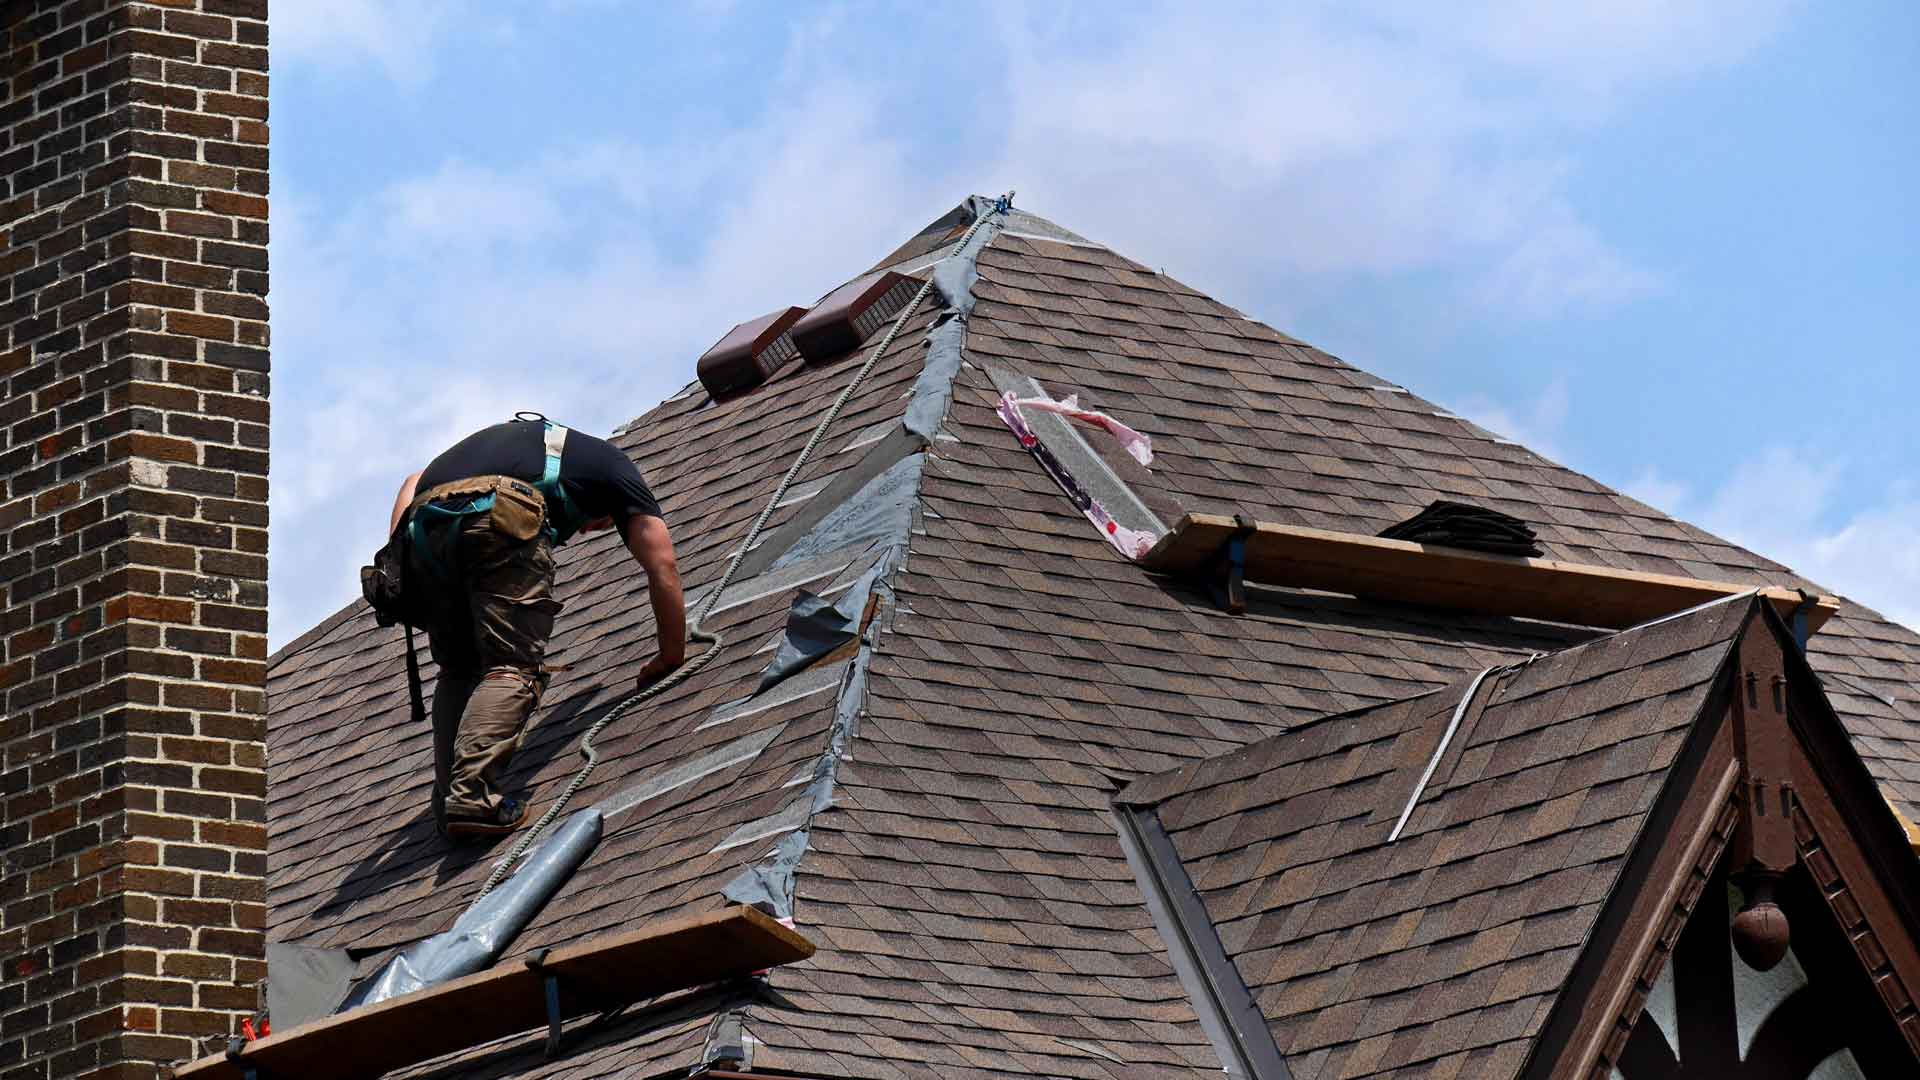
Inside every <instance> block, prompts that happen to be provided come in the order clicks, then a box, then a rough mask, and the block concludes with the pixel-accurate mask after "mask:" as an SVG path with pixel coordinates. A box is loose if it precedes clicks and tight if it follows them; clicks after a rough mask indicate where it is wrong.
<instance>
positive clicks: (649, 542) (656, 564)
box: [626, 514, 687, 686]
mask: <svg viewBox="0 0 1920 1080" xmlns="http://www.w3.org/2000/svg"><path fill="white" fill-rule="evenodd" d="M626 541H627V551H629V552H631V553H632V555H633V561H635V562H637V563H639V564H640V567H641V569H643V570H645V571H646V572H647V595H648V599H650V600H651V601H652V602H653V623H654V626H655V627H656V628H657V630H658V633H657V641H658V642H659V647H660V655H658V656H656V657H654V658H653V659H652V660H649V661H647V665H646V667H643V668H641V669H640V683H641V685H643V686H644V685H645V684H647V683H650V682H653V681H654V680H656V679H659V678H660V677H661V676H663V675H665V674H666V673H667V672H669V671H672V670H673V669H674V668H677V667H679V666H680V665H681V664H683V663H685V662H686V659H687V609H686V601H685V598H684V597H682V596H681V593H680V564H679V562H678V561H677V560H676V559H675V558H674V554H673V538H672V537H671V536H670V535H668V533H667V523H666V522H665V521H663V520H661V519H660V518H657V517H654V516H652V515H650V514H635V515H633V516H632V517H630V518H628V519H627V527H626Z"/></svg>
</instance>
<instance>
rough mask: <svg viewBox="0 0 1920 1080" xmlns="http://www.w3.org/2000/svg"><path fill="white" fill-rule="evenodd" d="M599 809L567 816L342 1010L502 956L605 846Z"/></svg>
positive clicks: (454, 976)
mask: <svg viewBox="0 0 1920 1080" xmlns="http://www.w3.org/2000/svg"><path fill="white" fill-rule="evenodd" d="M601 826H602V821H601V817H600V811H599V810H597V809H593V808H591V807H589V808H588V809H585V810H581V811H578V812H576V813H575V814H574V815H573V816H571V817H569V818H567V822H566V824H564V825H562V826H561V827H560V828H559V829H558V830H556V831H555V832H554V834H553V835H552V836H550V837H548V838H547V839H546V840H545V841H543V842H542V843H541V844H540V846H539V847H536V848H534V849H533V851H532V852H531V853H530V854H528V855H527V857H526V861H525V862H523V863H522V864H521V866H520V869H519V871H518V872H516V873H515V874H514V875H513V876H512V877H510V878H508V879H507V880H505V881H503V882H501V883H500V886H499V888H496V889H494V890H493V891H492V892H490V893H488V894H487V895H485V896H483V897H481V898H480V899H479V900H477V901H475V902H474V903H473V905H472V906H471V907H469V908H467V910H465V911H463V912H461V913H460V918H459V919H457V920H455V921H454V924H453V927H452V929H450V930H447V931H445V932H444V933H439V934H435V935H434V936H432V937H430V938H426V939H425V940H422V941H416V942H414V943H413V944H412V945H409V946H407V947H406V948H405V949H403V950H401V951H400V952H399V953H398V954H396V955H395V956H394V957H393V958H392V959H391V960H388V961H387V962H386V963H385V964H382V965H381V966H380V970H378V971H376V972H374V973H373V974H372V975H370V976H368V977H367V978H366V979H364V980H362V981H361V982H360V983H359V984H358V985H356V986H355V987H354V988H353V992H352V993H351V994H348V995H347V999H346V1000H345V1001H344V1002H342V1003H341V1005H340V1008H339V1009H337V1010H335V1011H337V1012H346V1011H347V1010H348V1009H356V1008H359V1007H360V1006H362V1005H372V1004H373V1003H375V1002H379V1001H386V1000H387V999H388V998H395V997H399V996H400V995H402V994H411V993H413V992H414V991H415V990H421V989H424V988H426V987H429V986H433V985H436V984H438V983H443V982H446V981H448V980H449V979H457V978H459V977H460V976H462V975H471V974H473V973H474V972H476V971H479V970H481V969H482V968H485V967H487V966H489V965H491V964H492V963H493V962H494V961H495V960H497V959H499V958H500V954H501V953H503V952H505V951H506V949H507V946H508V945H511V944H512V943H513V939H514V938H516V937H518V936H519V935H520V931H522V930H524V929H526V926H527V924H528V923H529V922H531V921H533V917H534V916H535V915H537V914H539V913H540V909H541V908H544V907H546V906H547V901H549V900H551V899H553V894H554V893H556V892H558V891H560V886H561V885H563V884H565V883H566V881H567V879H568V878H570V877H572V876H573V872H574V871H575V870H576V869H578V868H579V866H580V864H581V863H582V862H585V861H586V858H587V856H588V855H589V854H590V853H591V852H592V851H593V849H594V846H595V845H596V844H598V843H599V842H600V830H601Z"/></svg>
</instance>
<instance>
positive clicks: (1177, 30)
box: [271, 0, 1920, 645]
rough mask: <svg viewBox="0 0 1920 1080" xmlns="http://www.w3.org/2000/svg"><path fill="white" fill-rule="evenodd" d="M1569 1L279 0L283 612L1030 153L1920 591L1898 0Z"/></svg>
mask: <svg viewBox="0 0 1920 1080" xmlns="http://www.w3.org/2000/svg"><path fill="white" fill-rule="evenodd" d="M1544 7H1545V5H1537V4H1534V3H1529V2H1522V0H1496V2H1488V3H1463V4H1458V5H1423V4H1394V3H1345V4H1332V3H1328V4H1318V3H1302V4H1294V5H1289V6H1287V7H1286V8H1285V9H1284V10H1283V11H1272V10H1266V9H1264V8H1252V7H1250V8H1246V9H1231V8H1228V7H1225V6H1212V5H1208V6H1201V5H1173V6H1165V7H1156V6H1147V5H1116V4H1100V5H1084V6H1069V5H1055V4H1049V5H1031V6H1026V5H1010V4H1009V5H986V6H980V7H974V8H966V7H961V6H958V5H953V6H938V5H918V6H907V5H883V4H874V5H845V6H824V5H819V6H816V5H790V4H750V3H731V4H730V3H713V2H709V3H697V4H690V5H686V6H683V7H673V6H668V5H665V4H658V5H656V4H642V3H622V2H619V0H528V2H525V3H515V4H507V3H501V2H482V0H468V2H461V0H276V3H275V6H274V10H273V35H274V38H273V47H274V57H273V79H274V88H273V91H274V92H273V122H274V145H273V162H274V167H273V171H274V176H273V197H274V221H273V228H274V238H273V253H272V254H273V273H274V289H273V295H272V297H271V299H272V303H273V312H274V326H273V332H274V343H273V344H274V354H275V355H274V360H275V365H274V366H275V386H274V413H275V421H274V476H273V484H274V495H273V497H274V507H273V512H274V530H273V534H274V535H273V545H274V546H273V581H272V589H273V604H272V639H273V641H274V643H275V644H276V645H278V644H281V643H284V642H285V641H287V640H289V639H291V638H292V637H293V636H294V635H296V634H298V633H299V632H301V631H302V630H304V629H305V628H306V627H307V626H309V625H311V624H312V623H313V622H315V621H316V620H318V619H319V618H322V617H324V616H325V615H326V614H328V613H330V612H331V611H333V610H334V609H336V608H337V607H338V606H339V605H340V604H341V603H343V602H345V601H346V600H348V599H349V598H351V597H352V596H353V595H354V594H355V590H356V585H355V584H354V580H355V579H354V573H355V568H356V567H357V566H358V565H359V564H360V563H361V562H363V561H364V560H365V557H366V555H367V554H368V552H370V551H371V549H372V548H373V547H375V546H377V545H378V543H379V541H380V539H381V537H380V531H381V528H382V526H383V525H384V522H385V515H386V506H387V505H388V504H389V502H390V501H391V498H392V491H393V487H394V485H395V484H396V483H397V481H398V479H399V478H400V476H402V475H403V474H405V473H406V472H408V471H410V470H411V469H413V468H417V467H419V465H421V464H424V462H425V461H426V460H427V459H428V458H430V457H431V456H432V455H433V454H434V453H436V452H438V450H439V449H441V448H442V447H443V446H444V445H445V444H447V443H449V442H451V441H452V440H453V439H454V438H457V437H458V436H459V435H462V434H464V433H465V432H466V431H468V430H470V429H472V428H473V427H477V426H479V425H481V424H483V423H487V422H491V421H493V420H495V419H501V418H504V417H505V416H507V415H509V414H510V413H512V412H513V411H514V410H516V409H521V408H535V409H540V410H542V411H544V412H547V413H549V414H550V415H553V416H555V417H559V418H565V419H566V420H567V421H568V422H569V423H572V424H574V425H576V426H579V427H581V428H583V429H585V430H589V431H599V432H605V431H606V430H608V429H610V428H612V427H613V426H615V425H617V424H619V423H621V422H623V421H625V420H628V419H630V418H631V417H633V416H635V415H638V414H639V413H641V412H643V411H645V410H646V408H648V407H649V406H650V405H651V404H652V403H654V402H656V401H657V400H659V399H660V398H661V397H664V396H667V395H670V394H671V393H673V392H675V391H676V390H678V389H679V388H680V387H681V386H682V385H683V384H684V383H686V382H687V381H688V380H689V379H691V378H692V374H693V362H694V359H695V358H696V357H697V356H698V355H699V353H700V352H701V351H702V350H703V349H704V348H705V347H706V346H707V345H708V344H710V343H711V341H712V339H714V338H716V337H718V336H719V334H720V333H721V332H723V331H724V330H725V329H726V328H727V327H729V326H731V325H732V324H733V323H734V322H736V321H739V320H740V319H743V318H746V317H750V316H753V315H757V314H759V313H761V312H763V311H765V310H768V309H771V308H773V307H775V306H778V305H782V304H787V303H806V302H808V301H810V300H811V299H812V298H814V297H816V296H818V295H819V294H820V293H822V292H823V291H825V290H826V289H827V288H829V287H831V286H832V285H834V284H837V283H838V282H840V281H842V280H844V279H846V278H847V277H849V276H852V275H853V274H854V273H856V272H858V271H859V270H860V269H862V268H864V267H865V266H867V265H868V264H870V263H871V262H872V261H873V260H874V259H875V258H877V257H878V256H879V255H880V254H882V253H884V252H885V251H887V250H890V249H891V248H892V247H893V246H894V245H895V244H896V243H898V242H899V241H900V240H901V239H903V238H904V237H905V236H907V235H909V234H911V233H912V232H914V231H915V230H917V229H918V228H919V227H920V226H922V225H923V224H925V223H926V222H927V221H929V220H931V219H932V218H934V217H936V216H938V215H939V214H941V213H943V212H944V211H945V210H947V209H948V208H949V207H951V206H952V205H953V204H954V203H956V202H957V201H959V199H960V197H961V196H963V195H965V194H967V193H968V192H974V191H978V192H999V191H1002V190H1006V189H1008V188H1014V189H1017V190H1018V191H1019V197H1018V202H1019V204H1020V205H1021V206H1023V207H1024V208H1026V209H1029V210H1031V211H1033V212H1035V213H1038V214H1041V215H1043V216H1046V217H1051V218H1053V219H1054V220H1056V221H1058V222H1060V223H1061V224H1063V225H1065V226H1067V227H1069V228H1071V229H1074V230H1075V231H1078V232H1080V233H1082V234H1083V235H1086V236H1088V237H1090V238H1093V239H1095V240H1099V241H1102V242H1104V243H1107V244H1110V245H1112V246H1113V247H1115V248H1117V249H1118V250H1120V251H1122V252H1123V253H1125V254H1127V255H1129V256H1132V257H1134V258H1136V259H1139V260H1140V261H1142V262H1146V263H1149V264H1151V265H1154V266H1158V267H1163V268H1165V269H1166V270H1167V271H1168V272H1169V273H1171V274H1173V275H1174V276H1175V277H1178V278H1181V279H1182V280H1185V281H1187V282H1188V283H1190V284H1192V285H1195V286H1196V287H1199V288H1202V289H1204V290H1206V291H1208V292H1210V293H1212V294H1213V295H1215V296H1217V297H1219V298H1220V299H1221V300H1223V301H1225V302H1228V303H1231V304H1234V305H1235V306H1237V307H1240V308H1241V309H1243V310H1245V311H1246V312H1248V313H1249V314H1251V315H1254V316H1256V317H1258V318H1261V319H1263V320H1264V321H1266V322H1269V323H1272V324H1274V325H1276V326H1279V327H1280V328H1282V329H1285V330H1287V331H1288V332H1290V333H1293V334H1296V335H1298V336H1300V337H1302V338H1305V339H1306V340H1309V341H1312V342H1314V343H1315V344H1317V345H1319V346H1321V347H1322V348H1325V349H1327V350H1328V351H1330V352H1333V353H1335V354H1336V355H1339V356H1341V357H1343V358H1345V359H1347V360H1349V361H1351V362H1353V363H1355V364H1358V365H1360V366H1361V367H1364V368H1367V369H1368V370H1371V371H1373V372H1375V373H1376V374H1379V375H1382V376H1384V377H1387V378H1390V379H1393V380H1395V381H1397V382H1400V383H1403V384H1405V385H1407V386H1409V387H1411V388H1413V389H1414V390H1416V391H1418V392H1420V393H1421V394H1423V395H1425V396H1427V397H1429V398H1431V399H1434V400H1436V401H1439V402H1441V403H1443V404H1444V405H1446V406H1448V407H1450V408H1453V409H1455V410H1457V411H1460V412H1462V413H1464V414H1466V415H1469V416H1472V417H1473V418H1475V419H1476V420H1478V421H1480V422H1481V423H1483V424H1485V425H1486V426H1488V427H1490V428H1493V429H1494V430H1497V431H1500V432H1502V433H1504V434H1507V435H1510V436H1512V437H1514V438H1517V439H1519V440H1521V441H1523V442H1526V443H1527V444H1529V445H1530V446H1533V447H1534V448H1535V449H1536V450H1539V451H1540V452H1542V453H1545V454H1546V455H1548V456H1549V457H1552V458H1554V459H1556V460H1559V461H1561V462H1564V463H1566V464H1568V465H1571V466H1573V467H1575V468H1578V469H1580V470H1582V471H1584V472H1587V473H1589V474H1591V475H1593V476H1595V477H1597V478H1599V479H1600V480H1602V481H1604V482H1607V483H1609V484H1612V485H1614V486H1616V487H1620V488H1622V489H1624V490H1627V491H1629V492H1631V493H1633V494H1635V495H1638V496H1640V497H1641V498H1644V499H1646V500H1648V501H1650V502H1652V503H1654V504H1655V505H1657V506H1660V507H1661V508H1662V509H1666V510H1669V511H1671V512H1675V513H1678V514H1679V515H1681V516H1683V517H1686V518H1688V519H1690V520H1693V521H1695V522H1696V523H1698V524H1701V525H1703V526H1704V527H1707V528H1710V529H1713V530H1714V531H1716V532H1719V533H1721V534H1723V535H1727V536H1730V537H1732V538H1734V539H1737V540H1739V541H1741V542H1743V543H1746V544H1747V545H1749V546H1751V547H1754V548H1755V549H1756V550H1759V551H1761V552H1762V553H1764V554H1767V555H1770V556H1772V557H1774V558H1776V559H1779V560H1781V561H1783V562H1786V563H1788V564H1790V565H1793V566H1795V567H1796V568H1798V569H1800V570H1802V571H1803V572H1805V573H1808V574H1810V575H1812V576H1813V577H1815V578H1816V579H1819V580H1821V581H1823V582H1824V583H1825V584H1827V585H1828V586H1829V587H1832V588H1835V589H1839V590H1841V591H1843V592H1845V593H1847V594H1848V595H1851V596H1854V597H1856V598H1858V599H1860V600H1862V601H1863V602H1866V603H1868V604H1870V605H1872V606H1876V607H1879V608H1881V609H1882V610H1884V611H1886V612H1888V613H1889V614H1892V615H1895V616H1896V617H1899V618H1902V619H1904V620H1906V621H1908V622H1909V623H1920V546H1916V545H1915V544H1914V543H1913V542H1912V540H1911V538H1912V537H1913V536H1914V535H1915V534H1916V533H1920V488H1916V486H1915V482H1914V478H1913V476H1912V470H1911V464H1912V463H1913V462H1915V461H1916V460H1920V431H1917V430H1916V425H1915V422H1914V411H1915V410H1914V409H1913V406H1912V402H1914V401H1915V400H1920V319H1916V317H1915V316H1916V313H1920V205H1917V204H1920V197H1917V196H1916V195H1915V194H1914V190H1915V185H1914V183H1913V177H1914V175H1915V172H1916V169H1917V168H1920V124H1915V123H1913V122H1912V118H1911V106H1912V103H1913V102H1914V101H1916V100H1920V13H1917V10H1920V9H1915V8H1913V7H1912V6H1911V5H1907V4H1902V3H1882V4H1870V3H1860V4H1849V5H1845V6H1842V5H1823V6H1820V7H1817V8H1816V7H1814V6H1811V5H1807V6H1796V5H1792V4H1785V3H1770V2H1765V0H1756V2H1745V3H1731V2H1727V3H1722V2H1713V0H1700V2H1691V3H1689V2H1681V0H1666V2H1661V0H1620V2H1615V3H1608V4H1593V5H1590V6H1589V7H1586V8H1582V7H1579V6H1576V5H1565V6H1562V7H1560V8H1558V9H1556V10H1553V11H1546V10H1539V9H1541V8H1544ZM1441 8H1445V10H1446V14H1445V15H1444V17H1442V16H1440V15H1438V14H1435V13H1436V12H1438V11H1439V10H1440V9H1441ZM682 527H697V526H692V525H691V524H689V525H683V526H682Z"/></svg>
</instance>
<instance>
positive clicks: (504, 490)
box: [490, 480, 547, 540]
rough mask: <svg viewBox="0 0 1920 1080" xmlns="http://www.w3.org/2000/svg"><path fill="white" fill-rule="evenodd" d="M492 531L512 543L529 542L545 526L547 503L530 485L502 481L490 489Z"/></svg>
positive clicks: (518, 481)
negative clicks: (509, 539) (506, 537)
mask: <svg viewBox="0 0 1920 1080" xmlns="http://www.w3.org/2000/svg"><path fill="white" fill-rule="evenodd" d="M490 521H491V523H492V525H493V530H494V531H495V532H497V533H500V534H501V535H503V536H508V537H512V538H513V539H515V540H531V539H533V538H534V537H536V536H538V535H540V530H541V529H544V528H546V524H547V501H546V500H545V499H543V498H541V497H540V493H539V492H538V491H536V490H534V487H533V485H532V484H528V483H526V482H524V481H520V480H502V481H500V482H499V483H498V484H496V485H495V486H494V489H493V510H492V517H491V519H490Z"/></svg>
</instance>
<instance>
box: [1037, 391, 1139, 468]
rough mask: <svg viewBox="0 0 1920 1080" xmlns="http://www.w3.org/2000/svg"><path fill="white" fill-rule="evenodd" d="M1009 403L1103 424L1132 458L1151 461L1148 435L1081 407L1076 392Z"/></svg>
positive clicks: (1093, 424) (1096, 424) (1094, 424)
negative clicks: (1056, 399) (1059, 398)
mask: <svg viewBox="0 0 1920 1080" xmlns="http://www.w3.org/2000/svg"><path fill="white" fill-rule="evenodd" d="M1009 397H1011V395H1009ZM1012 404H1013V407H1014V408H1016V409H1039V410H1040V411H1041V412H1050V413H1056V414H1058V415H1060V416H1064V417H1067V418H1068V419H1070V420H1078V421H1080V422H1081V423H1083V424H1087V425H1090V426H1092V427H1097V428H1104V429H1105V430H1106V431H1107V432H1109V433H1110V434H1112V436H1113V437H1114V438H1116V439H1118V440H1120V445H1121V446H1123V447H1125V448H1126V451H1127V453H1129V454H1131V455H1133V460H1135V461H1137V462H1139V463H1140V464H1142V465H1151V464H1153V440H1152V439H1151V438H1148V437H1147V436H1145V435H1142V434H1140V433H1139V432H1137V431H1135V430H1133V429H1132V428H1130V427H1128V426H1127V425H1125V424H1123V423H1121V422H1120V421H1118V420H1115V419H1114V418H1113V417H1111V416H1108V415H1107V414H1106V413H1103V412H1094V411H1093V410H1092V409H1083V408H1081V407H1080V395H1079V394H1068V395H1067V396H1066V397H1065V398H1064V399H1062V400H1060V401H1055V400H1053V399H1052V398H1050V397H1048V396H1046V395H1045V394H1042V395H1040V396H1039V397H1030V398H1014V399H1013V402H1012Z"/></svg>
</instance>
